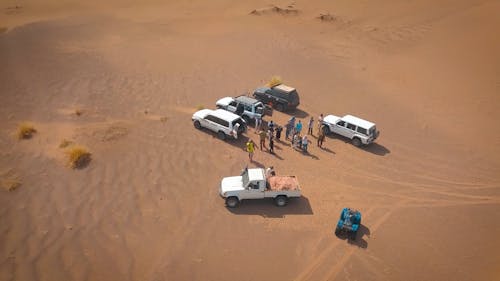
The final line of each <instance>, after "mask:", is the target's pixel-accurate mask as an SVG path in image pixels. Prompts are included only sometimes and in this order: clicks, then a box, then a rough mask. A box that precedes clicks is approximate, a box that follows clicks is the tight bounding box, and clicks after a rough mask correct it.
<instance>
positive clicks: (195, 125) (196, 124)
mask: <svg viewBox="0 0 500 281" xmlns="http://www.w3.org/2000/svg"><path fill="white" fill-rule="evenodd" d="M194 127H195V128H196V129H201V124H200V121H198V120H196V121H194Z"/></svg>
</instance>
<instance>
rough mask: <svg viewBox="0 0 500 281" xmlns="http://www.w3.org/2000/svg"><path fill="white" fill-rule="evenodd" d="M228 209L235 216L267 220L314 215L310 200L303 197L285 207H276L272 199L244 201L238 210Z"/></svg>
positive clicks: (293, 200)
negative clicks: (256, 216) (252, 216)
mask: <svg viewBox="0 0 500 281" xmlns="http://www.w3.org/2000/svg"><path fill="white" fill-rule="evenodd" d="M226 209H227V210H228V211H229V212H231V213H233V214H235V215H259V216H262V217H265V218H284V217H285V216H286V215H312V214H313V210H312V208H311V204H310V203H309V199H307V197H304V196H301V197H299V198H291V199H290V200H289V202H288V204H287V205H286V206H285V207H277V206H276V205H274V200H273V199H272V198H266V199H262V200H242V201H241V203H240V206H239V207H238V208H227V207H226Z"/></svg>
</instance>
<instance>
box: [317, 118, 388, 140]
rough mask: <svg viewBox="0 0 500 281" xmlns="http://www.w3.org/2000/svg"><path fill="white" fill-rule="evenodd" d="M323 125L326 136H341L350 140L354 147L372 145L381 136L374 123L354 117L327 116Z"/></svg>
mask: <svg viewBox="0 0 500 281" xmlns="http://www.w3.org/2000/svg"><path fill="white" fill-rule="evenodd" d="M323 125H324V126H323V127H322V130H323V133H325V135H326V134H329V133H335V134H339V135H341V136H344V137H346V138H348V139H350V140H351V141H352V144H353V145H354V146H360V145H362V144H364V145H367V144H370V143H372V142H374V141H375V140H376V139H377V137H378V136H379V134H380V132H379V131H378V130H377V126H375V124H374V123H372V122H369V121H366V120H364V119H361V118H359V117H356V116H352V115H346V116H344V117H337V116H335V115H327V116H325V118H323Z"/></svg>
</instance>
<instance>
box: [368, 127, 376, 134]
mask: <svg viewBox="0 0 500 281" xmlns="http://www.w3.org/2000/svg"><path fill="white" fill-rule="evenodd" d="M375 132H377V127H375V126H373V127H371V128H370V133H369V135H370V136H374V135H375Z"/></svg>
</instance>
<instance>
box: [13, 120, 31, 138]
mask: <svg viewBox="0 0 500 281" xmlns="http://www.w3.org/2000/svg"><path fill="white" fill-rule="evenodd" d="M34 133H36V129H35V127H34V126H33V124H31V123H28V122H23V123H21V124H19V127H18V128H17V137H18V138H19V139H29V138H31V137H32V136H33V134H34Z"/></svg>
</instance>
